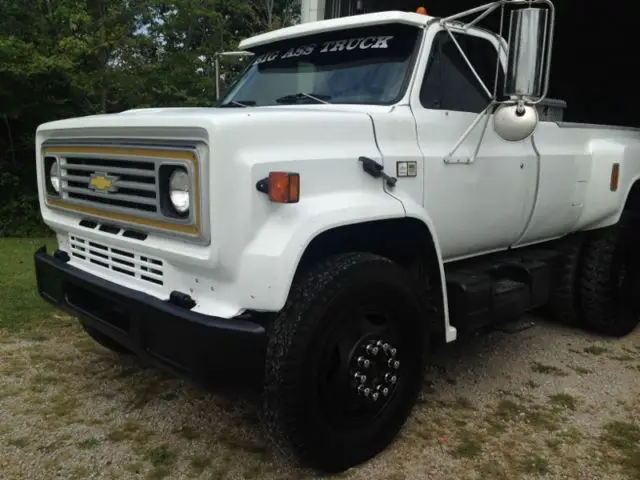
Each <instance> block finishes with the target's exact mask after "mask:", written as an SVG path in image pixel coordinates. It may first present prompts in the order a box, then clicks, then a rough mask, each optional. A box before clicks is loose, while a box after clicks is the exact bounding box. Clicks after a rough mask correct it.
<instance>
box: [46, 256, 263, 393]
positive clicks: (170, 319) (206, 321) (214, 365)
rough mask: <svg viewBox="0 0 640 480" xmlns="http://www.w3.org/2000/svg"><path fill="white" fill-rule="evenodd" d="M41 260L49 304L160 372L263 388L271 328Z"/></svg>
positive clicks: (60, 260) (59, 260)
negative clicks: (195, 308)
mask: <svg viewBox="0 0 640 480" xmlns="http://www.w3.org/2000/svg"><path fill="white" fill-rule="evenodd" d="M67 260H68V257H67V255H66V254H65V253H64V252H60V251H58V252H56V253H55V254H54V255H53V256H51V255H48V254H47V252H46V249H45V247H43V248H41V249H40V250H38V251H37V252H36V253H35V268H36V280H37V285H38V293H39V294H40V296H41V297H42V298H44V299H45V300H47V301H48V302H50V303H52V304H53V305H55V306H56V307H58V308H60V309H61V310H64V311H66V312H68V313H70V314H71V315H74V316H76V317H79V318H80V319H81V321H82V322H83V323H84V324H85V325H88V326H90V327H92V328H94V329H95V330H98V331H99V332H100V333H102V334H104V335H106V336H107V337H109V338H111V339H112V340H114V341H116V342H117V343H119V344H121V345H123V346H124V347H126V348H128V349H129V350H131V351H132V352H133V353H135V354H137V355H138V356H140V357H141V358H143V359H144V360H146V361H148V362H150V363H152V364H153V365H155V366H157V367H160V368H162V369H164V370H167V371H169V372H171V373H173V374H177V375H180V376H186V377H190V378H193V379H195V380H199V381H204V382H207V383H216V384H224V385H237V386H247V387H256V386H259V385H260V384H261V382H262V375H263V371H264V359H265V352H266V332H265V328H264V326H263V325H261V324H259V323H257V322H255V321H252V320H251V319H250V318H249V317H238V318H231V319H226V318H218V317H210V316H206V315H201V314H199V313H195V312H192V311H190V310H189V309H187V308H184V307H180V306H176V305H174V304H172V303H169V302H168V301H162V300H159V299H157V298H155V297H152V296H150V295H147V294H144V293H140V292H137V291H135V290H131V289H129V288H124V287H122V286H120V285H117V284H114V283H111V282H108V281H105V280H102V279H101V278H98V277H95V276H93V275H90V274H88V273H86V272H84V271H82V270H80V269H78V268H75V267H72V266H70V265H68V264H67Z"/></svg>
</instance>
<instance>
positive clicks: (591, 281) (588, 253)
mask: <svg viewBox="0 0 640 480" xmlns="http://www.w3.org/2000/svg"><path fill="white" fill-rule="evenodd" d="M634 223H635V222H634ZM638 237H639V235H638V231H637V227H636V228H634V226H633V225H631V224H630V223H629V221H628V218H625V217H623V219H621V220H620V223H619V224H618V225H615V226H613V227H609V228H606V229H603V230H600V231H595V232H593V233H592V236H591V237H590V238H589V240H588V241H587V243H586V246H585V252H584V259H583V262H582V267H581V279H580V299H581V306H582V311H583V320H582V323H583V324H584V326H585V327H587V328H588V329H590V330H593V331H595V332H597V333H600V334H602V335H608V336H613V337H622V336H625V335H628V334H629V333H631V332H632V331H633V330H634V329H635V328H636V326H637V325H638V320H639V319H640V308H639V307H640V301H639V300H638V298H639V296H640V268H639V267H640V261H639V260H640V256H639V255H638V253H639V245H640V244H639V243H638Z"/></svg>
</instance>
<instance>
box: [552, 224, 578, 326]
mask: <svg viewBox="0 0 640 480" xmlns="http://www.w3.org/2000/svg"><path fill="white" fill-rule="evenodd" d="M560 242H561V243H559V244H558V246H557V250H558V251H559V252H561V253H562V260H561V261H562V264H561V265H560V272H559V273H560V275H559V278H558V279H557V284H556V285H555V286H554V288H553V291H552V292H551V294H550V296H549V303H548V305H547V308H546V311H547V312H549V315H550V316H551V317H552V318H553V319H554V320H555V321H557V322H559V323H562V324H565V325H571V326H576V325H579V324H580V323H581V318H582V315H581V311H580V261H581V259H582V251H583V245H584V236H583V235H582V234H579V235H574V236H571V237H568V238H564V239H562V240H560Z"/></svg>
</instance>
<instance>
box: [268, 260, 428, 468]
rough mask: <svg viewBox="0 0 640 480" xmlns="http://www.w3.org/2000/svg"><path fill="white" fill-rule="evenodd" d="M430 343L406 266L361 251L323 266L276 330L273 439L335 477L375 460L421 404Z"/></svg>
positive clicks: (296, 294)
mask: <svg viewBox="0 0 640 480" xmlns="http://www.w3.org/2000/svg"><path fill="white" fill-rule="evenodd" d="M425 335H426V329H425V320H424V318H422V314H421V309H420V307H419V303H418V300H417V294H416V291H415V285H414V283H413V282H412V280H411V277H410V276H409V275H408V274H407V273H406V271H405V270H403V269H402V268H401V267H400V266H398V265H396V264H394V263H393V262H391V261H389V260H387V259H385V258H382V257H378V256H375V255H371V254H361V253H354V254H345V255H339V256H336V257H333V258H331V259H329V260H327V261H325V262H323V263H322V264H320V265H317V266H316V267H315V268H313V269H311V271H309V272H308V273H307V274H306V275H304V276H303V277H302V278H301V279H300V280H299V281H297V282H296V283H295V285H294V287H293V290H292V294H291V296H290V298H289V301H288V303H287V305H286V306H285V308H284V309H283V311H282V312H281V314H280V315H279V316H278V317H277V318H276V319H275V320H274V323H273V325H272V328H271V331H270V340H269V345H268V348H267V364H266V373H265V389H264V399H263V416H264V422H265V425H266V427H267V429H268V433H269V434H270V435H271V437H272V438H273V439H274V440H275V442H276V444H277V445H278V446H279V447H281V450H283V451H284V452H285V453H288V454H289V456H290V457H293V458H294V459H296V460H298V462H299V463H302V464H303V465H305V466H309V467H312V468H315V469H318V470H322V471H326V472H337V471H342V470H345V469H347V468H349V467H351V466H354V465H356V464H359V463H361V462H363V461H365V460H367V459H369V458H371V457H373V456H374V455H376V454H377V453H378V452H380V451H381V450H383V449H384V448H385V447H386V446H387V445H388V444H389V443H390V442H391V441H392V440H393V439H394V437H395V436H396V434H397V433H398V431H399V430H400V428H401V427H402V425H403V424H404V422H405V421H406V419H407V417H408V415H409V413H410V411H411V409H412V407H413V405H414V403H415V400H416V397H417V395H418V393H419V391H420V386H421V378H422V365H423V356H424V354H425V348H426V345H427V342H426V338H425Z"/></svg>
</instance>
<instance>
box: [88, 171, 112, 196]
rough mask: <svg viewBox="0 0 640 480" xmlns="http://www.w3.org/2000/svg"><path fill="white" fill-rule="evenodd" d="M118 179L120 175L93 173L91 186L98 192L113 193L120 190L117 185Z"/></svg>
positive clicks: (90, 181) (90, 179)
mask: <svg viewBox="0 0 640 480" xmlns="http://www.w3.org/2000/svg"><path fill="white" fill-rule="evenodd" d="M117 180H118V177H115V176H113V175H107V174H106V173H98V172H96V173H92V174H91V176H90V177H89V188H90V189H92V190H95V191H96V192H101V193H113V192H115V191H116V190H118V188H117V187H116V185H115V184H116V181H117Z"/></svg>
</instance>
